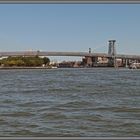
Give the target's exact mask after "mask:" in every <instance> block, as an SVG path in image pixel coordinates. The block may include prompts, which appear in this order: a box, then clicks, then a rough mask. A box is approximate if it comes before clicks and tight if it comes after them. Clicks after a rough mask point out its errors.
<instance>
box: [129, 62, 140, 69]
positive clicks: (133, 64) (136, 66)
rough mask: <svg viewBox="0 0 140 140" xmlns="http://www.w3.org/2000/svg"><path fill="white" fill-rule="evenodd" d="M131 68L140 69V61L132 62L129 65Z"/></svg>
mask: <svg viewBox="0 0 140 140" xmlns="http://www.w3.org/2000/svg"><path fill="white" fill-rule="evenodd" d="M129 68H130V69H140V63H132V64H131V65H130V66H129Z"/></svg>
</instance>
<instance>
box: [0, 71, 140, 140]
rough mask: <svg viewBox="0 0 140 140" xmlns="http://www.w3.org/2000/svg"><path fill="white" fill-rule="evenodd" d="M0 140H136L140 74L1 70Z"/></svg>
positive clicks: (139, 133) (139, 128) (139, 120)
mask: <svg viewBox="0 0 140 140" xmlns="http://www.w3.org/2000/svg"><path fill="white" fill-rule="evenodd" d="M0 136H24V137H28V136H39V137H40V136H45V137H59V136H65V137H72V136H73V137H79V136H80V137H131V136H140V70H129V69H112V68H101V69H100V68H85V69H84V68H73V69H72V68H66V69H61V68H60V69H34V70H33V69H22V70H21V69H19V70H14V69H13V70H0Z"/></svg>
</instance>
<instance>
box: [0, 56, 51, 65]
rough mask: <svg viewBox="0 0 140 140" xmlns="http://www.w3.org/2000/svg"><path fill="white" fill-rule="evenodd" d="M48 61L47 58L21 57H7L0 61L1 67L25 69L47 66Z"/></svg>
mask: <svg viewBox="0 0 140 140" xmlns="http://www.w3.org/2000/svg"><path fill="white" fill-rule="evenodd" d="M49 63H50V59H49V58H47V57H43V58H41V57H39V56H34V57H23V56H16V57H11V56H10V57H8V58H3V59H2V60H0V65H1V66H7V67H8V66H9V67H11V66H25V67H36V66H42V65H46V66H47V65H49Z"/></svg>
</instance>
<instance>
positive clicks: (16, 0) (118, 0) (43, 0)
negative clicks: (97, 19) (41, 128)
mask: <svg viewBox="0 0 140 140" xmlns="http://www.w3.org/2000/svg"><path fill="white" fill-rule="evenodd" d="M0 4H140V0H0ZM0 139H3V140H26V139H31V140H32V139H34V140H36V139H40V140H45V139H49V140H57V139H60V140H73V139H75V140H83V139H84V140H92V139H93V140H95V139H98V140H119V139H122V140H140V137H32V136H31V137H12V136H11V137H10V136H7V137H3V136H0Z"/></svg>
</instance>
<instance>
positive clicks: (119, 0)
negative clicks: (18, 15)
mask: <svg viewBox="0 0 140 140" xmlns="http://www.w3.org/2000/svg"><path fill="white" fill-rule="evenodd" d="M0 4H140V0H0Z"/></svg>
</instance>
